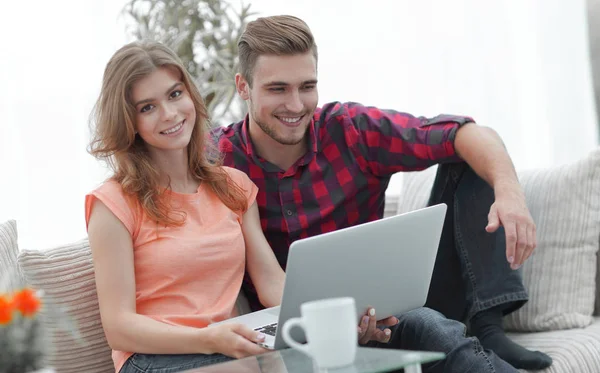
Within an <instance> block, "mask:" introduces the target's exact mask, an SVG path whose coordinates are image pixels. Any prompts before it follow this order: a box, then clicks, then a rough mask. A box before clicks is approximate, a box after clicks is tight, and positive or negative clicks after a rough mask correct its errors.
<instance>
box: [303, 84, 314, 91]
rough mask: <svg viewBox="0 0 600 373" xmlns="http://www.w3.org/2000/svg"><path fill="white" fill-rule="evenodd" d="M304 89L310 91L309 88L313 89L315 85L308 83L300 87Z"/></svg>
mask: <svg viewBox="0 0 600 373" xmlns="http://www.w3.org/2000/svg"><path fill="white" fill-rule="evenodd" d="M302 88H303V89H304V90H305V91H310V90H311V89H315V85H314V84H310V85H305V86H304V87H302Z"/></svg>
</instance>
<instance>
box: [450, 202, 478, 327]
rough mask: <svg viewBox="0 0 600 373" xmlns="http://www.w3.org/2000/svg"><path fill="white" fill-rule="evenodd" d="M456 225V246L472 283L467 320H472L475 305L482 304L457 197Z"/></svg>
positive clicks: (455, 209) (455, 205) (455, 208)
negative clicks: (462, 230)
mask: <svg viewBox="0 0 600 373" xmlns="http://www.w3.org/2000/svg"><path fill="white" fill-rule="evenodd" d="M454 226H455V228H456V229H455V232H454V239H455V240H456V246H457V247H458V248H459V251H460V256H461V259H462V263H463V264H464V266H465V271H466V272H467V276H468V277H469V282H470V283H471V287H472V289H471V294H472V297H473V299H472V301H471V305H470V307H469V309H470V310H469V312H467V315H468V317H467V320H470V318H471V316H472V315H474V314H475V313H474V312H473V309H474V308H476V307H475V305H476V304H480V301H479V298H478V296H477V289H478V287H477V281H476V279H475V274H474V273H473V269H472V266H471V261H470V260H469V258H468V255H467V254H466V250H465V249H464V241H463V236H462V233H461V229H460V228H461V227H460V219H459V218H458V201H457V199H456V198H455V199H454Z"/></svg>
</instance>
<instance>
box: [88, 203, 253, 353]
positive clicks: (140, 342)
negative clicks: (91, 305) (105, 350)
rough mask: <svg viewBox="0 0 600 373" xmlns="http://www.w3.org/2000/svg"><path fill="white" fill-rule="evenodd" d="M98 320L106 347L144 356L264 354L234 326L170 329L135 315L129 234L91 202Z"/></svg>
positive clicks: (103, 207) (244, 331) (246, 330)
mask: <svg viewBox="0 0 600 373" xmlns="http://www.w3.org/2000/svg"><path fill="white" fill-rule="evenodd" d="M88 236H89V240H90V247H91V249H92V255H93V260H94V269H95V275H96V287H97V291H98V302H99V304H100V316H101V318H102V326H103V327H104V332H105V334H106V339H107V341H108V344H109V345H110V346H111V348H113V349H115V350H119V351H129V352H137V353H148V354H186V353H203V354H212V353H215V352H220V353H223V354H225V355H228V356H233V357H242V356H249V355H255V354H259V353H262V352H264V350H263V349H262V348H260V347H259V346H257V345H256V344H255V343H253V342H251V340H252V341H257V337H258V333H257V332H255V331H253V330H251V329H249V328H246V327H243V326H242V325H236V324H224V325H222V326H217V327H210V328H192V327H185V326H173V325H168V324H165V323H162V322H159V321H156V320H154V319H152V318H150V317H147V316H144V315H139V314H137V313H136V305H135V274H134V273H135V272H134V265H133V245H132V242H131V235H130V234H129V232H128V231H127V229H126V228H125V226H124V225H123V224H122V223H121V221H120V220H119V219H118V218H117V217H116V216H115V215H114V214H113V213H112V212H111V211H110V210H109V209H108V208H107V207H106V205H104V204H103V203H102V202H100V201H98V200H96V201H95V203H94V206H93V209H92V212H91V216H90V220H89V224H88Z"/></svg>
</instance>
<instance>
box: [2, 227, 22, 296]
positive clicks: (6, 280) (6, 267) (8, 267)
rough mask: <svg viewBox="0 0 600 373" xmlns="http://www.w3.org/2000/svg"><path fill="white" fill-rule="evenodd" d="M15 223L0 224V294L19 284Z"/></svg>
mask: <svg viewBox="0 0 600 373" xmlns="http://www.w3.org/2000/svg"><path fill="white" fill-rule="evenodd" d="M18 251H19V247H18V245H17V222H16V221H14V220H8V221H6V222H4V223H0V292H2V291H7V290H11V289H14V288H15V287H16V286H17V285H18V282H19V279H20V276H19V270H18V266H17V252H18Z"/></svg>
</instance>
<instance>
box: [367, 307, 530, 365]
mask: <svg viewBox="0 0 600 373" xmlns="http://www.w3.org/2000/svg"><path fill="white" fill-rule="evenodd" d="M398 320H399V321H400V322H399V323H398V324H397V325H396V326H394V327H393V328H392V337H391V339H390V341H389V342H388V343H378V342H371V343H369V346H370V347H379V348H393V349H402V350H420V351H438V352H443V353H445V354H446V358H445V359H444V360H440V361H437V362H433V363H429V364H425V365H423V372H424V373H454V372H461V373H488V372H489V373H492V372H495V373H509V372H510V373H516V372H518V371H517V370H516V369H515V368H513V367H512V365H510V364H508V363H507V362H505V361H504V360H502V359H500V358H499V357H498V356H497V355H496V354H494V353H493V352H492V351H488V350H484V349H483V347H482V346H481V344H480V343H479V340H478V339H477V338H475V337H466V336H465V332H466V326H465V325H464V324H463V323H460V322H458V321H455V320H450V319H448V318H446V317H444V315H442V314H441V313H439V312H437V311H434V310H432V309H430V308H425V307H423V308H417V309H415V310H412V311H409V312H406V313H404V314H402V315H400V316H398Z"/></svg>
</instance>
